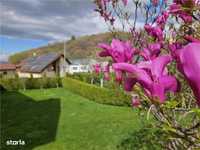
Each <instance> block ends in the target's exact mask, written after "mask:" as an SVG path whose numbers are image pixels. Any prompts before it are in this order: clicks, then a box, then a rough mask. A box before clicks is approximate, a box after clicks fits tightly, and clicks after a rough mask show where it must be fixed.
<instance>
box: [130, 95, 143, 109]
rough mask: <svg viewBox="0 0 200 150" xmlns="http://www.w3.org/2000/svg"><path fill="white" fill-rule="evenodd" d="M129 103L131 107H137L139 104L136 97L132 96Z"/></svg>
mask: <svg viewBox="0 0 200 150" xmlns="http://www.w3.org/2000/svg"><path fill="white" fill-rule="evenodd" d="M131 105H132V107H139V106H140V105H141V104H140V100H139V99H138V98H135V97H133V98H132V100H131Z"/></svg>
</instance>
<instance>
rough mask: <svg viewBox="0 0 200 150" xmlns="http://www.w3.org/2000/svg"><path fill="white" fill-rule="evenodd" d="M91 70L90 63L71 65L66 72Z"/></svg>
mask: <svg viewBox="0 0 200 150" xmlns="http://www.w3.org/2000/svg"><path fill="white" fill-rule="evenodd" d="M89 70H90V69H89V65H69V67H68V68H67V69H66V72H67V73H70V74H74V73H81V72H89Z"/></svg>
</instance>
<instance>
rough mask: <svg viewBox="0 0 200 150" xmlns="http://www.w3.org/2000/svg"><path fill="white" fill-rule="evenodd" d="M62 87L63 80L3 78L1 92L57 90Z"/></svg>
mask: <svg viewBox="0 0 200 150" xmlns="http://www.w3.org/2000/svg"><path fill="white" fill-rule="evenodd" d="M60 86H62V83H61V79H60V78H58V77H55V78H47V77H43V78H17V77H16V78H1V79H0V88H1V90H7V91H16V90H20V89H41V88H55V87H60Z"/></svg>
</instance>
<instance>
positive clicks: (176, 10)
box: [169, 3, 192, 23]
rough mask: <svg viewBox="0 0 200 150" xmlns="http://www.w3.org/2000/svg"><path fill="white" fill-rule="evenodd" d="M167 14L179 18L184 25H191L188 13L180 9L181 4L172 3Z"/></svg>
mask: <svg viewBox="0 0 200 150" xmlns="http://www.w3.org/2000/svg"><path fill="white" fill-rule="evenodd" d="M169 10H170V11H169V12H170V13H171V14H172V15H173V16H177V17H180V18H181V19H182V20H183V21H184V22H185V23H191V22H192V16H191V14H189V13H188V12H186V11H184V10H183V9H182V6H181V4H177V3H174V4H172V5H171V6H170V8H169Z"/></svg>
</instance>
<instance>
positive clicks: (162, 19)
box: [156, 11, 169, 30]
mask: <svg viewBox="0 0 200 150" xmlns="http://www.w3.org/2000/svg"><path fill="white" fill-rule="evenodd" d="M168 17H169V13H168V12H167V11H164V12H163V13H162V15H161V16H158V18H157V19H156V23H157V25H158V26H160V27H161V29H162V30H163V29H164V27H165V23H166V22H167V19H168Z"/></svg>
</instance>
